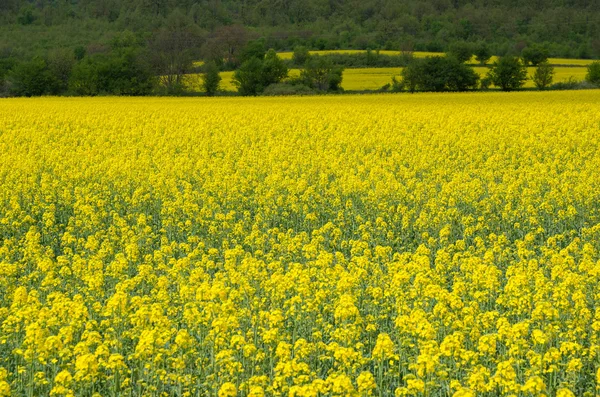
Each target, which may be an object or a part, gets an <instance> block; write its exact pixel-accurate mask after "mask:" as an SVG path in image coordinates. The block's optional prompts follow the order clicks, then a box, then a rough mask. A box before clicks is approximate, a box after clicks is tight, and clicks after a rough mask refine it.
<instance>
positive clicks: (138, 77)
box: [69, 48, 156, 96]
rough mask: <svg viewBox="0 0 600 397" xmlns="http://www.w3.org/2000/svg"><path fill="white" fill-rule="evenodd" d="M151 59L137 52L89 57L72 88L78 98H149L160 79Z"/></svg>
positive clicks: (79, 68) (75, 70) (75, 75)
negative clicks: (79, 96)
mask: <svg viewBox="0 0 600 397" xmlns="http://www.w3.org/2000/svg"><path fill="white" fill-rule="evenodd" d="M147 58H148V55H147V54H146V53H145V52H144V51H142V50H140V49H135V48H127V49H122V50H119V51H113V52H111V53H109V54H96V55H93V56H91V57H86V58H84V59H83V60H82V61H81V62H79V63H78V64H77V65H76V66H75V67H74V68H73V73H72V74H71V79H70V80H69V88H70V89H71V90H72V91H73V92H74V93H75V94H78V95H90V96H93V95H107V94H109V95H134V96H139V95H148V94H150V93H151V92H152V91H153V89H154V87H155V85H156V77H155V76H154V73H153V72H152V68H151V65H150V64H149V62H148V61H147Z"/></svg>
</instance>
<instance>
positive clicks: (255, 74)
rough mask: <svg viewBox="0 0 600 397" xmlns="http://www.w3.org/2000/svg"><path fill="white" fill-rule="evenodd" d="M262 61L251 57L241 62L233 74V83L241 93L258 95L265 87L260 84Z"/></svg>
mask: <svg viewBox="0 0 600 397" xmlns="http://www.w3.org/2000/svg"><path fill="white" fill-rule="evenodd" d="M261 73H262V61H261V60H260V59H258V58H251V59H249V60H247V61H246V62H244V63H242V66H240V68H239V69H238V70H236V71H235V73H234V74H233V84H234V85H235V86H236V87H237V88H238V92H239V93H240V94H241V95H245V96H248V95H258V94H260V93H261V92H262V91H263V90H264V89H265V88H266V87H264V86H263V85H262V78H261Z"/></svg>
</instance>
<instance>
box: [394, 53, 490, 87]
mask: <svg viewBox="0 0 600 397" xmlns="http://www.w3.org/2000/svg"><path fill="white" fill-rule="evenodd" d="M402 79H403V83H404V86H405V87H406V88H407V89H408V90H409V91H411V92H414V91H466V90H469V89H475V88H477V83H478V81H479V76H478V75H477V73H475V71H474V70H473V68H471V67H470V66H467V65H465V64H464V63H462V62H460V61H459V60H458V59H456V58H454V57H427V58H424V59H420V60H415V61H414V62H413V63H411V64H410V65H409V66H407V67H406V68H404V69H403V70H402Z"/></svg>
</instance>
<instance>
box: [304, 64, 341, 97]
mask: <svg viewBox="0 0 600 397" xmlns="http://www.w3.org/2000/svg"><path fill="white" fill-rule="evenodd" d="M343 72H344V69H343V68H341V67H339V66H334V65H333V64H332V63H331V62H330V61H329V60H328V59H327V58H324V57H311V58H310V59H309V60H308V62H306V65H305V66H304V69H303V70H302V71H301V72H300V80H301V81H302V82H303V83H304V84H305V85H306V86H308V87H311V88H313V89H316V90H319V91H339V90H341V89H342V88H341V85H342V78H343V77H342V74H343Z"/></svg>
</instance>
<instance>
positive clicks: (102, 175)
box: [0, 91, 600, 397]
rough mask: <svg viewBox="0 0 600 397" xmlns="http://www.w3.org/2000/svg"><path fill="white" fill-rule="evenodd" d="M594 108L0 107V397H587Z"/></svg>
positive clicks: (596, 332) (529, 102)
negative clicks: (123, 396)
mask: <svg viewBox="0 0 600 397" xmlns="http://www.w3.org/2000/svg"><path fill="white" fill-rule="evenodd" d="M598 109H600V93H599V92H598V91H582V92H550V93H537V92H524V93H515V94H510V95H505V94H499V93H498V94H443V95H432V94H431V95H430V94H423V95H420V94H419V95H400V96H395V95H380V96H343V97H327V96H325V97H317V98H288V99H285V100H282V99H276V98H259V99H248V98H217V99H213V100H209V99H151V98H144V99H130V98H118V99H115V98H105V99H101V98H98V99H68V98H63V99H57V98H53V99H50V98H46V99H34V100H32V99H10V100H0V396H34V395H49V396H53V397H61V396H95V397H98V396H119V395H128V396H213V397H234V396H252V397H261V396H296V397H302V396H306V397H308V396H314V397H317V396H452V395H454V396H465V397H466V396H498V395H507V396H509V395H511V396H573V395H576V396H593V395H596V393H598V392H600V387H598V381H599V380H600V379H598V378H599V377H600V289H599V285H600V284H599V282H600V178H599V175H600V173H599V172H600V111H598Z"/></svg>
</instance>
